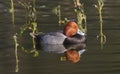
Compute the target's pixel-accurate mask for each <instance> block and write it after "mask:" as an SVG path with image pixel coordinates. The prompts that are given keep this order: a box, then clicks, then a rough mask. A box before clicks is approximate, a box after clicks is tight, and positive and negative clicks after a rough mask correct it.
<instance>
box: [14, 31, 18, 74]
mask: <svg viewBox="0 0 120 74" xmlns="http://www.w3.org/2000/svg"><path fill="white" fill-rule="evenodd" d="M13 39H14V43H15V60H16V68H15V72H18V70H19V67H18V66H19V58H18V46H19V43H18V40H17V33H16V34H15V35H14V36H13Z"/></svg>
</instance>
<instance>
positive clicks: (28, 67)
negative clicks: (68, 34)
mask: <svg viewBox="0 0 120 74" xmlns="http://www.w3.org/2000/svg"><path fill="white" fill-rule="evenodd" d="M82 1H83V2H84V3H85V11H86V15H87V25H88V33H87V43H86V44H87V47H86V51H85V52H84V53H83V54H82V55H81V59H80V62H78V63H76V64H73V63H70V62H69V61H60V58H61V56H64V54H56V53H49V52H45V51H42V50H38V52H39V55H38V57H34V53H30V51H31V50H32V46H31V45H32V44H31V38H30V37H29V31H26V32H25V33H24V35H23V37H22V39H20V40H19V41H20V42H22V43H23V46H24V47H25V48H26V49H28V50H27V52H26V51H23V50H21V49H20V48H19V49H18V57H19V63H18V68H19V71H18V72H17V73H18V74H33V73H36V74H48V73H54V74H73V73H75V74H80V73H82V74H88V73H90V74H119V73H120V59H119V56H120V34H119V32H120V21H119V20H120V14H119V12H120V1H119V0H116V1H114V0H105V6H104V8H103V20H104V22H103V32H104V34H105V35H106V36H107V42H106V44H105V45H104V48H103V49H101V48H100V44H99V42H98V41H97V40H96V35H97V34H98V33H99V18H98V14H97V10H96V9H95V8H94V7H93V4H94V3H96V2H94V1H95V0H82ZM58 4H61V5H62V17H68V18H69V19H73V18H75V15H74V12H73V7H72V1H69V0H61V1H59V0H58V1H54V0H51V1H49V0H41V1H39V0H37V4H36V9H37V23H38V30H39V31H42V32H50V31H56V30H61V29H62V28H63V27H62V26H59V25H58V24H57V17H56V16H55V15H54V14H53V13H52V12H51V10H52V8H53V7H54V6H56V5H58ZM0 9H1V10H0V14H1V15H0V73H1V74H3V73H4V74H14V73H15V69H16V60H15V49H14V42H13V35H14V34H15V33H16V32H19V27H20V26H22V25H23V24H24V23H25V12H24V8H23V7H22V6H21V5H19V4H18V3H17V1H15V26H13V25H12V22H11V14H10V13H9V9H10V1H9V0H5V1H2V0H1V1H0ZM33 51H34V50H33Z"/></svg>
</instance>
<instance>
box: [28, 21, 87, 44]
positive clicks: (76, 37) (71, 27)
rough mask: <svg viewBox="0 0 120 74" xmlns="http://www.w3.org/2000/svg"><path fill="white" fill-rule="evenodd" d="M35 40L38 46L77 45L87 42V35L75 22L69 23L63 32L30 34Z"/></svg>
mask: <svg viewBox="0 0 120 74" xmlns="http://www.w3.org/2000/svg"><path fill="white" fill-rule="evenodd" d="M30 35H31V36H33V37H34V38H35V42H36V44H37V45H38V46H39V45H40V44H76V43H83V42H85V33H83V32H82V31H80V30H79V28H78V26H77V24H76V23H75V22H74V21H70V22H68V23H67V24H66V25H65V27H64V29H63V31H56V32H49V33H41V34H38V35H35V34H30Z"/></svg>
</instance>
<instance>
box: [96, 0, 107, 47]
mask: <svg viewBox="0 0 120 74" xmlns="http://www.w3.org/2000/svg"><path fill="white" fill-rule="evenodd" d="M103 6H104V2H103V0H98V4H97V5H95V7H96V8H97V9H98V12H99V19H100V33H99V34H98V35H97V39H99V38H100V45H101V48H102V49H103V44H105V43H106V36H105V35H104V34H103V20H102V9H103Z"/></svg>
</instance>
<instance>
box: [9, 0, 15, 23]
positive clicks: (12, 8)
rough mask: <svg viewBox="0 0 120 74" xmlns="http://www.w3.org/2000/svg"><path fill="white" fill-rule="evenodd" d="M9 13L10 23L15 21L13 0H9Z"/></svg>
mask: <svg viewBox="0 0 120 74" xmlns="http://www.w3.org/2000/svg"><path fill="white" fill-rule="evenodd" d="M10 13H11V14H12V23H13V24H14V23H15V19H14V0H11V9H10Z"/></svg>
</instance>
